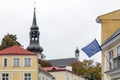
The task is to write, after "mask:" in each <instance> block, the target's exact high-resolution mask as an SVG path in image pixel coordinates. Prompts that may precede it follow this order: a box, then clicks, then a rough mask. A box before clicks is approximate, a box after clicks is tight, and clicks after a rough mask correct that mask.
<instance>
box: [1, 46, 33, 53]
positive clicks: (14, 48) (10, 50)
mask: <svg viewBox="0 0 120 80" xmlns="http://www.w3.org/2000/svg"><path fill="white" fill-rule="evenodd" d="M0 55H35V53H32V52H30V51H28V50H26V49H24V48H22V47H21V46H17V45H14V46H12V47H9V48H6V49H3V50H1V51H0Z"/></svg>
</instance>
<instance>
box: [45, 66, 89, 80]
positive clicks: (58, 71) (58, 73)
mask: <svg viewBox="0 0 120 80" xmlns="http://www.w3.org/2000/svg"><path fill="white" fill-rule="evenodd" d="M44 70H45V71H48V72H49V73H50V74H51V75H53V76H54V77H55V80H88V79H87V78H85V77H82V76H80V75H77V74H75V73H73V72H72V71H70V70H67V69H63V68H59V67H44Z"/></svg>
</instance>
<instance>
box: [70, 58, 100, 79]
mask: <svg viewBox="0 0 120 80" xmlns="http://www.w3.org/2000/svg"><path fill="white" fill-rule="evenodd" d="M71 66H72V70H73V72H75V73H76V74H78V75H84V76H86V77H88V78H91V80H101V64H100V63H98V62H96V63H95V64H94V61H93V60H84V61H83V62H80V61H77V62H74V63H72V64H71Z"/></svg>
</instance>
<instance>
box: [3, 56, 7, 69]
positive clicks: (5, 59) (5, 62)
mask: <svg viewBox="0 0 120 80" xmlns="http://www.w3.org/2000/svg"><path fill="white" fill-rule="evenodd" d="M3 66H5V67H6V66H7V58H4V63H3Z"/></svg>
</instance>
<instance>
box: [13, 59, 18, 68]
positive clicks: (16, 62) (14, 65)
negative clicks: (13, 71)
mask: <svg viewBox="0 0 120 80" xmlns="http://www.w3.org/2000/svg"><path fill="white" fill-rule="evenodd" d="M15 59H16V60H19V61H15V63H14V60H15ZM12 62H13V67H19V66H20V58H13V61H12Z"/></svg>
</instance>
